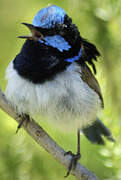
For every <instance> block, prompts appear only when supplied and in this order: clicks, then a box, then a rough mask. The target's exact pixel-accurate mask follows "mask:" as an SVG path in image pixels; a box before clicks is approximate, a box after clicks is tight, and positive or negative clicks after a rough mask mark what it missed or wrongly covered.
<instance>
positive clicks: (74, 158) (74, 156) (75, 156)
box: [64, 151, 81, 177]
mask: <svg viewBox="0 0 121 180" xmlns="http://www.w3.org/2000/svg"><path fill="white" fill-rule="evenodd" d="M66 155H71V156H72V159H71V161H70V164H69V167H68V171H67V173H66V175H65V176H64V177H68V176H69V174H70V171H71V170H72V169H75V167H76V164H77V162H78V160H79V159H80V158H81V154H80V153H77V154H73V153H72V152H71V151H68V152H66V153H65V154H64V156H66Z"/></svg>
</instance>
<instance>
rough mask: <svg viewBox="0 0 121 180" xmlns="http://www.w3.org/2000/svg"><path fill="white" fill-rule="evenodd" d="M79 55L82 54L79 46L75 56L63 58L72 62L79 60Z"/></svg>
mask: <svg viewBox="0 0 121 180" xmlns="http://www.w3.org/2000/svg"><path fill="white" fill-rule="evenodd" d="M81 55H82V50H81V48H80V50H79V52H78V55H77V56H74V57H72V58H68V59H65V61H67V62H72V63H73V62H74V61H77V60H79V58H80V57H81Z"/></svg>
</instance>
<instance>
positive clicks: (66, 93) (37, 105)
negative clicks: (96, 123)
mask: <svg viewBox="0 0 121 180" xmlns="http://www.w3.org/2000/svg"><path fill="white" fill-rule="evenodd" d="M71 68H72V67H71ZM71 68H68V69H67V70H65V71H63V72H61V73H59V74H57V75H56V76H55V78H53V80H50V81H46V82H45V83H42V84H33V83H32V82H30V81H27V80H26V79H24V78H22V77H21V76H20V75H18V74H17V72H16V71H15V70H14V69H13V65H12V63H11V64H10V65H9V67H8V69H7V79H8V85H7V89H6V95H7V97H8V99H9V100H10V102H11V103H12V105H14V106H15V107H16V108H17V110H18V112H19V113H28V114H30V115H31V116H34V115H44V116H46V117H49V119H54V120H59V121H61V123H62V122H64V123H65V124H67V125H68V122H69V123H70V122H71V121H70V120H71V119H73V123H74V120H75V119H79V123H80V126H85V124H87V123H89V122H88V121H90V122H91V121H92V119H93V118H94V117H95V116H96V113H97V110H98V108H99V104H100V100H99V97H98V95H97V94H96V93H95V92H94V91H93V90H92V89H91V88H90V87H89V86H88V85H87V84H86V83H84V82H83V81H82V79H81V74H80V73H81V69H80V73H79V72H77V70H79V67H76V68H77V69H76V70H73V68H72V69H71ZM94 120H95V119H94ZM56 122H57V121H56ZM81 124H82V125H81Z"/></svg>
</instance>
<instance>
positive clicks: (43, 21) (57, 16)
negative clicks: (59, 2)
mask: <svg viewBox="0 0 121 180" xmlns="http://www.w3.org/2000/svg"><path fill="white" fill-rule="evenodd" d="M65 15H66V12H65V11H64V10H63V9H62V8H60V7H58V6H56V5H53V6H49V7H46V8H43V9H41V10H40V11H39V12H38V13H37V14H36V15H35V17H34V19H33V22H32V24H33V25H34V26H38V27H41V28H53V27H54V26H55V24H56V23H63V22H64V16H65Z"/></svg>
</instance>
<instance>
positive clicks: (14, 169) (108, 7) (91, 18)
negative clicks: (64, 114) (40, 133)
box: [0, 0, 121, 180]
mask: <svg viewBox="0 0 121 180" xmlns="http://www.w3.org/2000/svg"><path fill="white" fill-rule="evenodd" d="M48 4H56V5H59V6H61V7H63V8H64V9H65V10H66V11H67V12H68V14H69V15H70V16H71V17H73V22H74V23H76V24H77V25H78V27H79V29H80V33H81V35H82V36H83V37H85V38H87V39H88V40H90V41H91V42H93V43H95V44H96V45H97V47H98V49H99V50H100V52H101V54H102V57H101V58H100V59H99V61H98V62H97V63H96V65H97V69H98V74H97V78H98V80H99V82H100V84H101V88H102V92H103V95H104V100H105V109H104V111H103V112H101V113H100V114H99V115H100V118H102V120H103V121H104V122H105V124H106V125H107V126H108V127H109V128H110V129H111V130H112V133H113V135H114V137H115V139H116V143H114V144H112V143H108V142H107V143H106V145H105V146H100V147H99V146H98V145H92V144H90V143H89V142H88V141H87V140H86V139H85V138H84V137H83V136H81V153H82V159H81V162H82V163H83V164H84V165H85V166H86V167H88V168H89V169H90V170H91V171H93V172H94V173H95V174H96V175H97V176H98V177H99V178H100V179H101V180H109V179H110V180H120V179H121V161H120V159H121V141H120V139H121V133H120V132H121V127H120V126H121V117H120V112H121V106H120V101H121V95H120V92H121V77H120V74H121V50H120V48H121V34H120V29H121V18H120V17H121V1H120V0H117V1H116V0H103V1H99V0H86V1H82V0H71V1H70V0H64V1H55V0H46V1H40V0H35V1H34V0H26V1H24V0H21V1H15V0H12V1H9V0H6V1H4V0H0V13H1V14H0V33H1V36H0V37H1V41H0V42H1V43H0V49H1V53H0V67H1V70H0V87H1V88H2V89H3V90H4V89H5V86H6V81H5V77H4V76H5V69H6V67H7V65H8V63H9V62H10V61H11V60H12V59H13V58H14V57H15V55H16V54H17V53H18V52H19V50H20V48H21V46H22V44H23V40H20V39H17V38H16V37H17V36H19V35H24V34H27V33H29V32H28V31H27V30H26V29H25V28H24V27H23V26H22V25H20V23H21V22H28V23H31V21H32V18H33V16H34V14H35V13H36V12H37V11H38V10H39V9H40V8H42V7H45V6H47V5H48ZM40 124H41V122H40ZM16 126H17V124H16V123H15V122H14V120H12V119H10V118H9V117H8V116H7V115H6V114H4V113H3V112H2V111H0V179H1V180H8V179H9V180H24V179H26V180H33V179H35V180H40V179H44V180H53V179H54V180H55V179H58V180H62V179H64V178H63V176H64V175H65V173H66V171H65V169H64V168H63V167H62V166H61V165H60V164H58V163H57V162H56V161H55V160H54V159H53V158H52V157H51V156H50V155H49V154H48V153H47V152H45V151H44V150H43V149H42V148H40V147H39V146H38V145H37V144H36V143H35V142H34V141H33V140H32V139H31V138H30V137H28V135H26V133H25V132H24V131H23V130H20V132H19V133H18V134H17V135H16V134H15V131H16ZM42 126H43V127H44V128H45V129H46V130H47V132H48V133H49V134H50V135H51V136H52V137H53V138H54V139H55V140H56V141H57V142H58V143H59V144H60V145H61V146H63V147H64V149H65V150H67V151H68V150H72V151H74V152H76V132H72V133H70V134H69V133H68V134H66V133H64V132H59V130H58V129H57V130H55V129H54V128H53V127H51V126H50V125H48V124H46V122H44V123H42ZM69 179H70V180H71V179H74V177H71V176H70V177H69Z"/></svg>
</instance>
